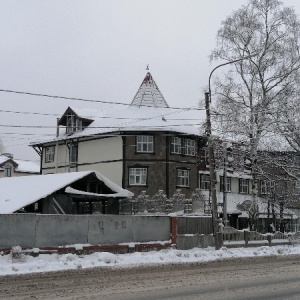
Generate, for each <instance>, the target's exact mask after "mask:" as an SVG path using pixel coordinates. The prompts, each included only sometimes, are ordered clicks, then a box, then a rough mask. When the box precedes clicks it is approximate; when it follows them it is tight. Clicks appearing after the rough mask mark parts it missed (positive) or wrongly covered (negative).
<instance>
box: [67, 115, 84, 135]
mask: <svg viewBox="0 0 300 300" xmlns="http://www.w3.org/2000/svg"><path fill="white" fill-rule="evenodd" d="M66 118H67V122H66V131H67V134H72V133H73V132H75V131H78V130H82V120H81V119H79V118H78V117H77V116H76V115H74V114H72V113H69V114H67V115H66Z"/></svg>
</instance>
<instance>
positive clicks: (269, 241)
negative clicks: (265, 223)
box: [267, 234, 272, 247]
mask: <svg viewBox="0 0 300 300" xmlns="http://www.w3.org/2000/svg"><path fill="white" fill-rule="evenodd" d="M267 240H268V243H269V246H270V247H271V246H272V236H271V235H270V234H268V235H267Z"/></svg>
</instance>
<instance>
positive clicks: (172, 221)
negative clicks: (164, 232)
mask: <svg viewBox="0 0 300 300" xmlns="http://www.w3.org/2000/svg"><path fill="white" fill-rule="evenodd" d="M170 236H171V244H172V245H176V246H177V217H170Z"/></svg>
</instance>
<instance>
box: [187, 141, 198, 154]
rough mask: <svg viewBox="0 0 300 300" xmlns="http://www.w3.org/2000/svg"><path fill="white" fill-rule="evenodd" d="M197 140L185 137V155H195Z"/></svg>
mask: <svg viewBox="0 0 300 300" xmlns="http://www.w3.org/2000/svg"><path fill="white" fill-rule="evenodd" d="M195 148H196V147H195V140H192V139H184V155H189V156H195V152H196V151H195Z"/></svg>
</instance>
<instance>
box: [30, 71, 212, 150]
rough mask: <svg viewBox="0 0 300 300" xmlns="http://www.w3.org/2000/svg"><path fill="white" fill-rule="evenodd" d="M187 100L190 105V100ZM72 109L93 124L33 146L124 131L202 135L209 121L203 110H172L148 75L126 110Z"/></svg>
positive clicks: (106, 108)
mask: <svg viewBox="0 0 300 300" xmlns="http://www.w3.org/2000/svg"><path fill="white" fill-rule="evenodd" d="M185 101H186V102H188V99H185ZM124 105H125V104H124ZM99 106H100V104H99ZM70 110H71V111H73V112H74V113H75V115H76V116H77V117H78V118H81V119H82V120H89V122H90V121H91V123H90V124H89V125H87V126H86V127H85V128H84V129H83V130H78V131H76V132H74V133H72V134H71V135H70V134H66V132H65V130H60V131H61V133H60V135H59V136H58V137H55V136H53V138H52V139H47V140H44V139H43V140H40V141H36V142H34V143H32V144H31V146H34V145H40V144H43V143H47V142H55V141H59V140H67V139H70V138H79V137H89V136H94V135H118V134H120V133H122V132H136V131H140V132H149V131H152V132H157V131H163V132H174V133H179V134H187V135H196V136H199V135H203V134H204V126H203V125H204V121H205V118H206V116H205V110H204V109H203V110H199V109H198V108H196V107H195V108H191V109H186V108H182V109H178V108H170V107H169V105H168V104H167V102H166V100H165V99H164V97H163V95H162V94H161V92H160V90H159V88H158V86H157V84H156V83H155V81H154V79H153V78H152V75H151V74H150V73H149V72H148V73H147V75H146V77H145V79H144V80H143V82H142V84H141V86H140V88H139V89H138V91H137V93H136V95H135V97H134V99H133V101H132V103H131V104H130V105H129V106H127V107H126V106H125V107H124V106H122V107H121V108H120V107H119V108H116V106H115V105H111V106H108V105H107V104H106V105H105V109H86V108H76V107H69V108H68V109H67V110H66V112H70ZM66 112H65V113H66ZM64 116H65V114H64V115H63V116H62V118H61V120H64V119H63V118H64ZM89 122H88V123H89ZM63 123H64V122H61V124H63Z"/></svg>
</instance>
